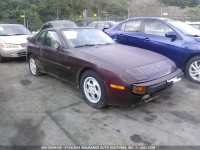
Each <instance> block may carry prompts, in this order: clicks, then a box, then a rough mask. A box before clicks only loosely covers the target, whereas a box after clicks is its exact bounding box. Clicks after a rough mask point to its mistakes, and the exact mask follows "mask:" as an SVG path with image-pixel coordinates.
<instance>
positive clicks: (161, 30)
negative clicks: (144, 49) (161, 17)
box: [144, 20, 172, 36]
mask: <svg viewBox="0 0 200 150" xmlns="http://www.w3.org/2000/svg"><path fill="white" fill-rule="evenodd" d="M144 31H145V33H146V34H152V35H158V36H165V33H166V32H170V31H172V29H170V28H169V27H168V26H167V25H165V24H163V23H161V22H158V21H153V20H148V21H145V28H144Z"/></svg>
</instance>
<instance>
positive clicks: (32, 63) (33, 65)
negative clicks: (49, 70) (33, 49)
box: [29, 55, 41, 76]
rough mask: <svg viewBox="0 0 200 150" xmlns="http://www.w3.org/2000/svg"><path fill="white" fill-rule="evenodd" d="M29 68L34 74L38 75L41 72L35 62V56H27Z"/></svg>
mask: <svg viewBox="0 0 200 150" xmlns="http://www.w3.org/2000/svg"><path fill="white" fill-rule="evenodd" d="M29 69H30V72H31V74H32V75H34V76H38V75H40V74H41V73H40V72H39V71H38V67H37V64H36V62H35V58H34V57H33V56H32V55H31V56H30V57H29Z"/></svg>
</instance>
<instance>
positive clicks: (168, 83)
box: [105, 69, 183, 106]
mask: <svg viewBox="0 0 200 150" xmlns="http://www.w3.org/2000/svg"><path fill="white" fill-rule="evenodd" d="M182 76H183V73H182V72H181V70H180V69H178V70H177V71H175V72H174V73H172V74H170V75H167V76H165V77H162V78H159V79H157V80H153V81H149V82H145V83H141V84H137V86H147V93H145V94H134V93H132V92H131V89H132V88H131V86H130V87H128V86H127V87H126V88H125V90H118V89H113V88H111V87H110V83H108V82H105V85H106V90H107V98H108V104H109V105H113V106H131V105H135V104H140V103H143V102H147V101H150V100H152V99H154V98H157V97H159V96H161V95H162V94H164V93H165V92H167V91H168V90H169V89H170V88H171V87H172V85H173V80H171V79H172V78H175V77H177V79H179V78H181V77H182Z"/></svg>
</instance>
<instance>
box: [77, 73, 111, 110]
mask: <svg viewBox="0 0 200 150" xmlns="http://www.w3.org/2000/svg"><path fill="white" fill-rule="evenodd" d="M89 78H91V79H95V80H96V81H97V83H98V87H96V86H94V87H95V88H94V89H97V91H101V94H99V95H100V96H99V97H100V98H99V100H97V102H92V101H91V100H90V99H89V98H88V97H87V96H89V95H88V94H87V93H88V92H87V93H86V91H85V90H84V86H85V85H86V83H87V82H86V81H87V80H88V79H89ZM84 83H85V84H84ZM85 88H87V86H85ZM98 88H100V89H98ZM80 89H81V92H82V95H83V98H84V100H85V101H86V103H87V104H88V105H90V106H92V107H94V108H103V107H106V106H107V94H106V88H105V85H104V82H103V80H102V79H101V77H100V76H99V75H98V74H97V73H96V72H94V71H92V70H88V71H86V72H84V73H83V75H82V76H81V79H80ZM94 93H95V92H94ZM94 93H93V95H95V94H94ZM96 95H97V94H96ZM90 96H91V95H90ZM91 97H92V96H91ZM94 97H95V96H94ZM96 97H97V96H96ZM91 99H92V98H91Z"/></svg>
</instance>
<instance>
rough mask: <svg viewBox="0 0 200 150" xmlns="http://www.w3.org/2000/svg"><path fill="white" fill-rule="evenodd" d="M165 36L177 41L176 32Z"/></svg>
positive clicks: (167, 33)
mask: <svg viewBox="0 0 200 150" xmlns="http://www.w3.org/2000/svg"><path fill="white" fill-rule="evenodd" d="M165 36H166V37H168V38H172V39H176V33H175V32H166V33H165Z"/></svg>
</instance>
